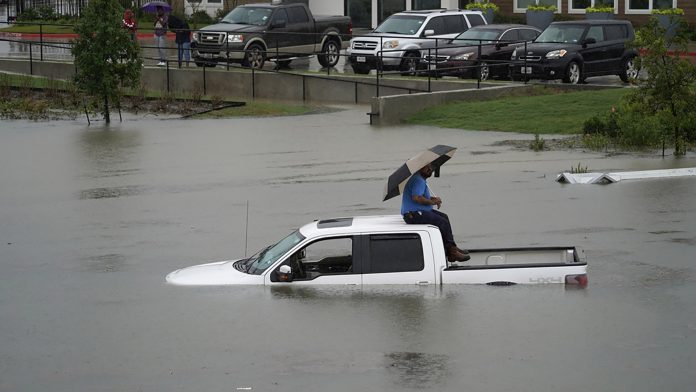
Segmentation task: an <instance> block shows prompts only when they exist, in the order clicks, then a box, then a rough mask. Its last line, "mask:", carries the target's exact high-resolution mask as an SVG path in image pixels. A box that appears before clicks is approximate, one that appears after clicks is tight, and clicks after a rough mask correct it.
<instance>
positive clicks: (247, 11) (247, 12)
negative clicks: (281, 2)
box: [221, 7, 272, 26]
mask: <svg viewBox="0 0 696 392" xmlns="http://www.w3.org/2000/svg"><path fill="white" fill-rule="evenodd" d="M271 12H272V10H271V9H270V8H261V7H237V8H235V9H233V10H232V11H230V13H229V14H227V15H225V17H224V18H222V21H221V22H222V23H233V24H246V25H255V26H265V25H266V24H267V23H268V19H269V18H270V17H271Z"/></svg>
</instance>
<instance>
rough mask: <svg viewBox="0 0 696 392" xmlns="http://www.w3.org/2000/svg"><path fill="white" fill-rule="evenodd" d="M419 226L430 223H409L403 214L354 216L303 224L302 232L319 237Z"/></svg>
mask: <svg viewBox="0 0 696 392" xmlns="http://www.w3.org/2000/svg"><path fill="white" fill-rule="evenodd" d="M418 226H421V227H426V226H428V225H408V224H406V222H404V218H403V217H402V216H401V215H375V216H352V217H345V218H332V219H322V220H319V221H314V222H312V223H308V224H306V225H304V226H302V227H301V228H300V232H301V233H302V235H304V236H305V237H317V236H321V235H325V234H355V233H365V232H368V233H369V232H393V231H411V230H414V229H416V228H418Z"/></svg>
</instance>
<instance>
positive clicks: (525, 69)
mask: <svg viewBox="0 0 696 392" xmlns="http://www.w3.org/2000/svg"><path fill="white" fill-rule="evenodd" d="M520 73H523V74H527V75H530V74H531V73H532V67H521V68H520Z"/></svg>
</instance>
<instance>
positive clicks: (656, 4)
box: [626, 0, 677, 14]
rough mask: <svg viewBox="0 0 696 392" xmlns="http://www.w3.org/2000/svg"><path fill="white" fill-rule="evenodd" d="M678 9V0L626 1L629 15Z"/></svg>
mask: <svg viewBox="0 0 696 392" xmlns="http://www.w3.org/2000/svg"><path fill="white" fill-rule="evenodd" d="M669 8H677V0H626V13H627V14H649V13H650V12H651V11H652V10H661V9H669Z"/></svg>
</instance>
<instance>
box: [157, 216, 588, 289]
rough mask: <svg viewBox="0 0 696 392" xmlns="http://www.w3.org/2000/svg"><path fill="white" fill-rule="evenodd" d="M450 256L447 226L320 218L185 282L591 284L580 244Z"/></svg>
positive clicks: (197, 270)
mask: <svg viewBox="0 0 696 392" xmlns="http://www.w3.org/2000/svg"><path fill="white" fill-rule="evenodd" d="M469 253H470V255H471V259H470V260H469V261H466V262H448V261H447V258H446V256H445V251H444V247H443V243H442V236H441V235H440V230H439V229H438V228H437V227H436V226H431V225H408V224H406V223H404V221H403V219H402V218H401V216H399V215H391V216H361V217H350V218H336V219H326V220H319V221H314V222H312V223H309V224H307V225H305V226H303V227H301V228H300V229H298V230H295V231H293V232H292V233H290V235H288V236H287V237H285V238H283V239H282V240H280V241H279V242H277V243H276V244H274V245H271V246H268V247H267V248H265V249H263V250H262V251H260V252H258V253H257V254H255V255H253V256H251V257H248V258H243V259H238V260H229V261H219V262H214V263H207V264H201V265H196V266H192V267H186V268H182V269H179V270H176V271H174V272H171V273H170V274H168V275H167V277H166V280H167V282H169V283H172V284H177V285H375V284H417V285H428V284H452V283H454V284H464V283H467V284H491V285H508V284H546V283H560V284H566V285H578V286H580V287H584V286H586V285H587V263H586V261H585V256H584V253H583V252H582V250H580V249H578V248H576V247H573V246H568V247H530V248H507V249H470V250H469Z"/></svg>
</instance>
